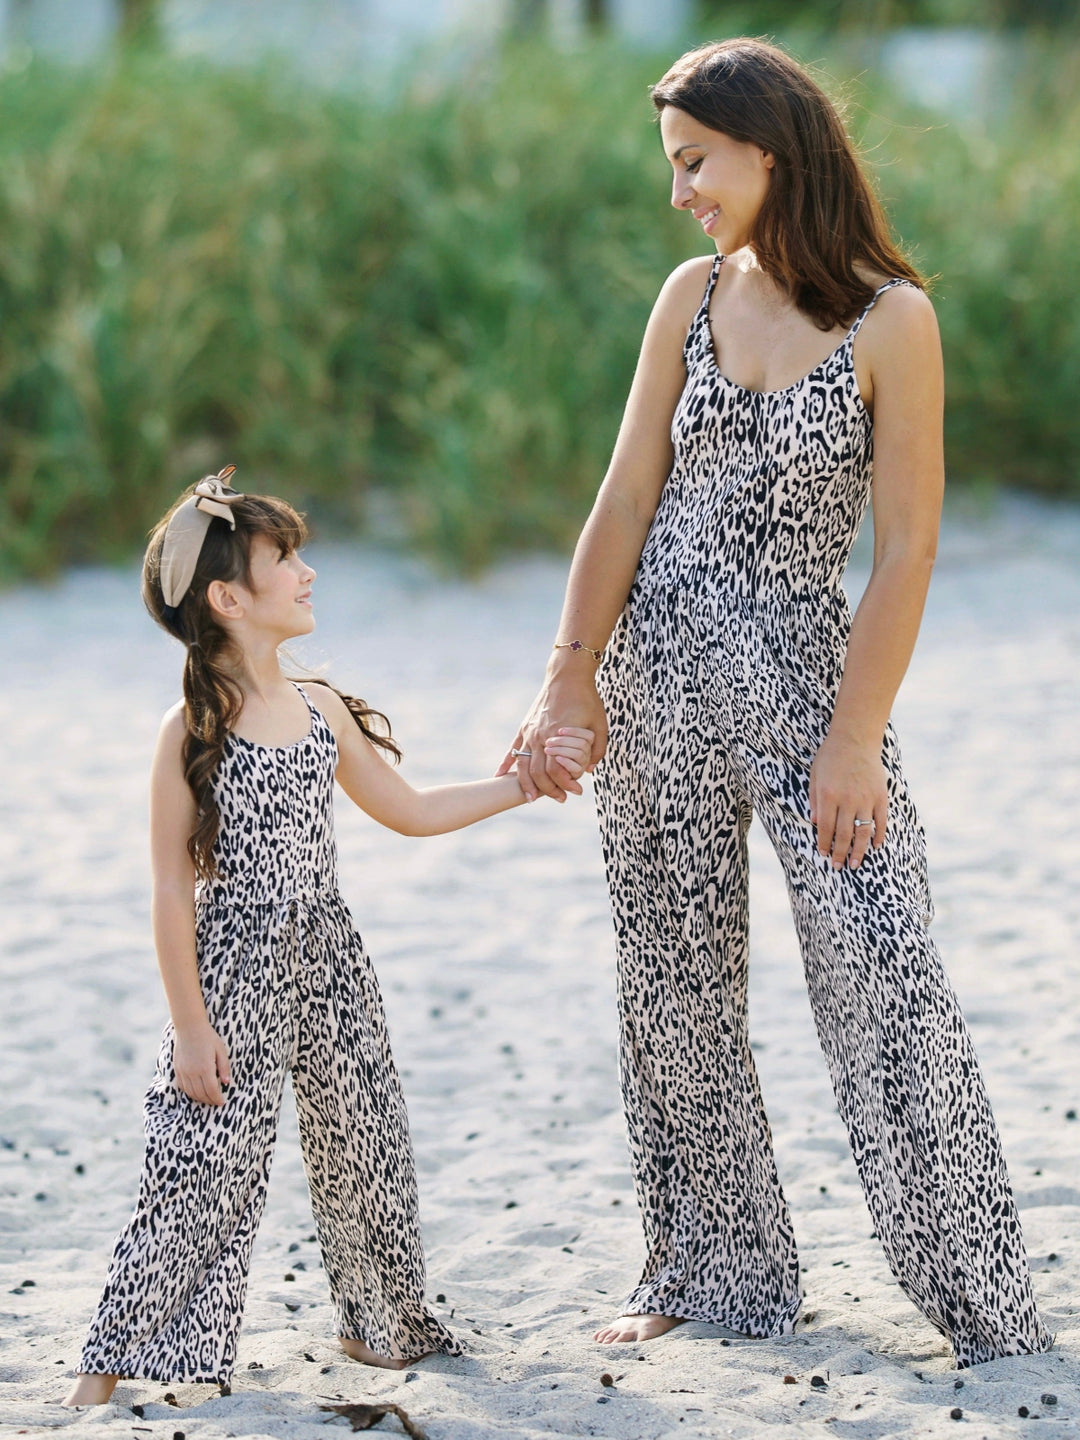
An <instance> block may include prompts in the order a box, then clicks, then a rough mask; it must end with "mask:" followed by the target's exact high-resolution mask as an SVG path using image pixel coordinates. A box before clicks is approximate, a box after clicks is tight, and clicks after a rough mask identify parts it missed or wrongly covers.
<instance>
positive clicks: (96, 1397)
mask: <svg viewBox="0 0 1080 1440" xmlns="http://www.w3.org/2000/svg"><path fill="white" fill-rule="evenodd" d="M119 1378H120V1377H119V1375H76V1377H75V1384H74V1385H73V1386H72V1388H71V1393H70V1394H69V1395H68V1397H67V1399H66V1400H65V1401H64V1404H65V1405H107V1404H108V1403H109V1400H110V1399H111V1398H112V1392H113V1391H114V1390H115V1389H116V1382H117V1380H119Z"/></svg>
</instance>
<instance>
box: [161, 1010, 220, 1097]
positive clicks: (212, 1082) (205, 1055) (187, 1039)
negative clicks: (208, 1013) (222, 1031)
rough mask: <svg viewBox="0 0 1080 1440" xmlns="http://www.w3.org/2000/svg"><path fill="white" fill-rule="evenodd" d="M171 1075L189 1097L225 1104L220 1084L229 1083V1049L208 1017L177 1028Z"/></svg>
mask: <svg viewBox="0 0 1080 1440" xmlns="http://www.w3.org/2000/svg"><path fill="white" fill-rule="evenodd" d="M173 1075H174V1076H175V1078H176V1083H177V1086H178V1087H179V1088H180V1089H181V1090H182V1091H183V1092H184V1094H185V1095H186V1096H187V1097H188V1099H189V1100H197V1101H198V1102H199V1104H200V1105H224V1103H225V1096H224V1095H223V1094H222V1086H224V1085H228V1083H229V1052H228V1051H227V1050H226V1049H225V1042H224V1041H223V1040H222V1039H221V1036H220V1035H219V1034H218V1033H217V1031H216V1030H215V1029H214V1027H213V1026H212V1025H211V1024H210V1022H209V1021H208V1020H206V1021H203V1022H202V1024H199V1025H195V1026H192V1027H191V1028H190V1029H189V1028H185V1029H183V1030H177V1031H176V1038H175V1040H174V1042H173Z"/></svg>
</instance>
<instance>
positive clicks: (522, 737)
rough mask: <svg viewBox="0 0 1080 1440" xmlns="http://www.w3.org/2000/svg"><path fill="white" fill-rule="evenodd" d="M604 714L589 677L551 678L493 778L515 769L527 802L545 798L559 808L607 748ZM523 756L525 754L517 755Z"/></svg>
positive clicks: (573, 793)
mask: <svg viewBox="0 0 1080 1440" xmlns="http://www.w3.org/2000/svg"><path fill="white" fill-rule="evenodd" d="M607 731H608V727H607V716H606V715H605V713H604V707H603V704H602V703H601V700H600V697H599V695H598V694H597V693H596V685H595V683H594V682H593V680H592V679H591V677H590V678H588V679H586V678H584V677H581V678H580V679H577V678H576V679H575V680H574V681H573V682H570V681H566V680H560V679H558V678H556V679H554V680H551V681H549V682H548V684H546V685H545V686H544V688H543V690H541V692H540V694H539V695H538V696H537V697H536V700H535V701H534V702H533V706H532V709H531V710H530V711H529V713H528V715H527V716H526V717H525V719H524V720H523V721H522V724H521V729H520V730H519V731H518V733H517V735H516V737H515V739H514V743H513V745H512V746H511V748H510V749H509V750H508V751H507V752H506V755H505V756H504V757H503V761H502V764H501V765H500V766H499V768H498V770H496V772H495V773H496V775H507V774H509V772H510V771H511V770H513V769H515V768H516V769H517V777H518V783H519V785H520V786H521V789H522V793H523V794H524V796H525V798H526V800H535V799H537V797H538V796H540V795H548V796H550V797H551V799H552V800H557V801H558V802H559V803H560V804H563V803H564V802H565V800H566V797H567V795H568V794H569V795H580V794H581V793H582V790H581V786H580V785H579V784H578V783H577V782H578V780H579V778H580V776H581V775H582V774H583V773H584V772H585V771H586V770H588V771H592V770H593V768H594V767H595V765H596V764H597V762H598V761H599V760H601V759H602V758H603V755H604V751H605V750H606V749H607ZM523 751H524V752H525V753H524V754H523V753H522V752H523Z"/></svg>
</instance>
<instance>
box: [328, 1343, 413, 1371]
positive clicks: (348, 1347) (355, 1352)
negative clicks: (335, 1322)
mask: <svg viewBox="0 0 1080 1440" xmlns="http://www.w3.org/2000/svg"><path fill="white" fill-rule="evenodd" d="M338 1341H339V1343H340V1345H341V1348H342V1350H344V1351H345V1354H346V1355H348V1357H349V1359H350V1360H359V1361H360V1364H361V1365H377V1366H378V1368H379V1369H380V1370H404V1369H406V1368H407V1367H408V1366H409V1365H415V1364H416V1362H417V1361H418V1360H423V1358H424V1357H423V1355H414V1356H412V1358H411V1359H409V1360H394V1359H392V1358H391V1357H390V1356H389V1355H376V1354H375V1351H374V1350H372V1349H371V1347H370V1346H369V1345H365V1344H364V1342H363V1341H362V1340H346V1339H345V1338H344V1336H339V1337H338ZM429 1353H430V1352H429Z"/></svg>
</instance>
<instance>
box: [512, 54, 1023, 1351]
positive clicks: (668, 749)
mask: <svg viewBox="0 0 1080 1440" xmlns="http://www.w3.org/2000/svg"><path fill="white" fill-rule="evenodd" d="M653 101H654V104H655V106H656V109H657V111H658V112H659V119H660V130H661V134H662V137H663V142H664V149H665V152H666V155H667V158H668V160H669V161H670V163H671V166H672V170H673V172H674V183H673V190H672V204H673V205H674V206H676V208H678V209H682V210H688V211H690V212H691V213H692V215H693V217H694V219H695V221H697V223H698V224H700V225H701V227H702V229H703V231H704V232H705V234H706V235H707V236H708V237H709V239H710V240H711V241H712V242H713V244H714V245H715V248H716V251H717V254H716V256H715V257H713V258H712V259H708V258H701V259H696V260H691V261H688V262H687V263H686V264H685V265H682V266H680V268H679V269H677V270H676V271H675V272H674V273H673V274H672V275H671V276H670V278H669V279H668V281H667V283H666V284H665V286H664V288H663V290H662V291H661V294H660V296H659V299H658V300H657V302H656V306H655V308H654V310H653V313H652V316H651V318H650V320H649V324H648V327H647V329H646V332H645V339H644V343H643V346H642V351H641V356H640V360H639V364H638V368H637V373H636V375H635V378H634V382H633V386H632V389H631V392H630V398H629V401H628V403H627V408H626V413H625V416H624V419H623V423H622V427H621V429H620V432H619V437H618V441H617V444H616V446H615V452H614V456H613V458H612V462H611V466H610V469H609V471H608V474H607V476H606V478H605V480H604V483H603V485H602V487H601V489H600V493H599V496H598V498H597V501H596V504H595V506H594V508H593V512H592V514H591V516H590V517H589V520H588V522H587V524H586V526H585V529H584V531H583V533H582V536H581V540H580V542H579V544H578V547H577V551H576V554H575V556H574V562H573V567H572V570H571V573H570V579H569V583H568V587H567V594H566V602H565V606H564V609H563V616H562V621H561V624H560V629H559V633H558V639H557V641H556V645H555V648H554V649H553V651H552V656H551V663H550V664H549V667H548V673H547V677H546V680H545V684H544V686H543V689H542V690H541V692H540V694H539V696H538V697H537V700H536V701H535V703H534V705H533V707H532V709H531V710H530V712H529V716H528V718H527V719H526V720H525V722H524V724H523V725H522V728H521V730H520V732H519V734H518V737H517V739H516V741H515V743H514V747H513V750H512V751H511V752H509V754H508V755H507V758H506V760H505V761H504V763H503V767H502V768H503V769H507V768H509V767H510V766H512V765H514V764H515V763H516V765H517V768H518V774H519V778H520V780H521V783H522V786H523V788H524V789H525V791H526V793H527V794H530V795H535V794H538V793H540V792H545V793H549V794H550V793H552V792H553V791H554V790H556V789H557V788H558V782H557V778H556V777H555V776H553V775H552V774H551V773H550V770H549V769H548V768H546V766H545V760H544V743H545V741H546V740H547V738H548V737H550V736H551V735H552V734H553V733H554V732H555V731H557V730H558V729H559V727H561V726H576V727H584V728H588V729H591V730H593V731H595V732H596V734H597V737H598V738H597V744H596V746H595V748H594V751H593V759H594V761H595V760H597V759H600V758H601V757H603V763H602V764H600V765H599V766H598V768H597V771H596V790H597V798H598V804H599V810H600V821H601V830H602V836H603V843H604V852H605V859H606V863H607V870H608V878H609V883H610V887H611V895H612V903H613V910H614V917H615V923H616V930H617V938H618V953H619V1005H620V1020H621V1045H620V1060H621V1075H622V1090H623V1099H624V1103H625V1107H626V1114H627V1121H628V1128H629V1133H630V1145H631V1152H632V1159H633V1166H634V1172H635V1178H636V1184H637V1192H638V1199H639V1202H640V1205H641V1210H642V1214H643V1218H644V1225H645V1236H646V1244H647V1249H648V1257H647V1260H646V1264H645V1269H644V1272H643V1275H642V1278H641V1281H640V1283H639V1285H638V1286H637V1288H636V1289H635V1290H634V1291H633V1292H632V1294H631V1296H630V1298H629V1301H628V1303H627V1305H626V1307H625V1313H624V1314H623V1315H622V1316H620V1317H619V1318H618V1319H617V1320H616V1321H615V1323H614V1324H613V1325H611V1326H609V1327H607V1328H605V1329H602V1330H601V1331H599V1332H598V1334H597V1337H596V1338H597V1339H598V1340H601V1341H607V1342H611V1341H630V1340H635V1341H636V1340H645V1339H649V1338H650V1337H652V1336H655V1335H658V1334H661V1333H663V1332H664V1331H665V1330H668V1329H670V1328H671V1327H672V1326H673V1325H676V1324H678V1323H679V1322H680V1321H682V1320H688V1319H700V1320H710V1321H714V1322H717V1323H720V1324H723V1325H726V1326H729V1327H731V1328H732V1329H734V1330H737V1331H740V1332H742V1333H745V1334H748V1335H759V1336H768V1335H781V1334H785V1333H790V1331H791V1329H792V1327H793V1325H794V1323H795V1320H796V1317H797V1314H798V1311H799V1303H800V1297H799V1273H798V1260H797V1256H796V1253H795V1245H794V1240H793V1236H792V1230H791V1223H790V1219H789V1215H788V1210H787V1206H786V1203H785V1200H784V1196H783V1193H782V1191H781V1189H780V1185H779V1182H778V1179H777V1175H776V1168H775V1164H774V1160H773V1155H772V1148H771V1140H770V1135H769V1128H768V1122H767V1120H766V1117H765V1113H764V1110H763V1107H762V1102H761V1093H760V1090H759V1087H758V1081H757V1077H756V1074H755V1070H754V1063H753V1059H752V1057H751V1054H750V1046H749V1041H748V1036H747V1021H746V960H747V892H746V874H747V861H746V832H747V828H748V826H749V824H750V819H751V815H752V813H753V812H754V811H756V812H757V814H758V815H759V816H760V818H761V820H762V822H763V823H764V825H765V827H766V829H767V831H768V833H769V837H770V839H771V841H772V843H773V845H774V847H775V849H776V851H777V854H778V855H779V857H780V860H781V862H782V864H783V867H784V871H785V874H786V877H787V884H788V890H789V894H790V897H791V905H792V909H793V912H794V916H795V922H796V926H797V929H798V933H799V940H800V945H801V948H802V953H803V960H804V966H805V971H806V977H807V982H808V985H809V989H810V998H811V1001H812V1004H813V1009H814V1016H815V1021H816V1024H817V1029H818V1034H819V1037H820V1040H821V1044H822V1048H823V1049H824V1051H825V1055H826V1059H827V1061H828V1065H829V1070H830V1074H831V1076H832V1080H833V1085H834V1088H835V1091H836V1097H837V1101H838V1104H839V1108H840V1111H841V1114H842V1116H843V1118H844V1121H845V1124H846V1125H847V1128H848V1133H849V1137H850V1141H851V1146H852V1150H853V1152H854V1156H855V1161H856V1164H857V1166H858V1170H859V1175H860V1178H861V1180H862V1184H863V1187H864V1190H865V1193H866V1199H867V1202H868V1204H869V1207H870V1211H871V1214H872V1216H873V1219H874V1222H875V1225H876V1229H877V1233H878V1235H879V1236H880V1238H881V1242H882V1244H883V1246H884V1248H885V1252H886V1254H887V1256H888V1259H889V1263H890V1265H891V1266H892V1269H893V1273H894V1274H895V1275H896V1277H897V1279H898V1280H899V1282H900V1284H901V1285H902V1286H903V1288H904V1290H905V1291H906V1293H907V1294H908V1295H909V1296H910V1298H911V1299H912V1300H913V1301H914V1302H915V1304H916V1305H917V1306H918V1307H919V1309H920V1310H921V1311H922V1312H923V1314H924V1315H926V1317H927V1318H928V1319H929V1320H930V1321H931V1322H932V1323H933V1324H934V1325H935V1326H937V1328H938V1329H939V1330H940V1331H942V1333H943V1334H945V1335H946V1336H947V1337H948V1338H949V1340H950V1341H951V1343H952V1346H953V1349H954V1352H955V1355H956V1362H957V1365H958V1366H961V1367H963V1366H967V1365H971V1364H974V1363H977V1362H979V1361H984V1360H989V1359H991V1358H993V1357H994V1356H998V1355H1008V1354H1018V1353H1021V1354H1026V1353H1031V1352H1035V1351H1040V1350H1045V1349H1046V1348H1048V1346H1049V1345H1050V1343H1051V1337H1050V1336H1049V1334H1048V1333H1047V1331H1046V1329H1045V1327H1044V1326H1043V1324H1042V1323H1041V1321H1040V1319H1039V1317H1038V1314H1037V1312H1036V1308H1035V1301H1034V1297H1033V1295H1032V1290H1031V1281H1030V1276H1029V1273H1028V1265H1027V1260H1026V1257H1025V1253H1024V1245H1023V1238H1022V1235H1021V1232H1020V1225H1019V1221H1018V1219H1017V1215H1016V1209H1015V1206H1014V1203H1013V1200H1012V1195H1011V1192H1010V1188H1009V1182H1008V1177H1007V1175H1006V1171H1005V1166H1004V1162H1003V1159H1002V1155H1001V1149H1000V1143H999V1140H998V1135H997V1130H996V1127H995V1124H994V1119H993V1115H992V1113H991V1110H990V1106H989V1103H988V1100H987V1096H986V1092H985V1090H984V1087H983V1082H982V1079H981V1076H980V1074H979V1069H978V1065H977V1062H976V1059H975V1055H974V1053H973V1050H972V1047H971V1042H970V1039H969V1036H968V1032H967V1028H966V1026H965V1024H964V1020H963V1017H962V1016H961V1014H960V1011H959V1008H958V1006H957V1002H956V998H955V996H954V995H953V992H952V990H951V988H950V986H949V983H948V981H947V979H946V977H945V974H944V972H943V970H942V966H941V962H940V959H939V957H938V954H937V951H936V949H935V947H934V944H933V942H932V940H931V939H930V938H929V937H928V935H927V933H926V926H927V923H928V922H929V920H930V918H931V903H930V896H929V890H928V886H927V880H926V865H925V853H924V839H923V833H922V829H921V826H920V823H919V820H918V817H917V815H916V812H915V809H914V806H913V804H912V801H911V798H910V795H909V793H908V790H907V786H906V784H905V781H904V776H903V772H902V769H901V765H900V756H899V752H898V749H897V742H896V737H895V734H894V733H893V730H892V727H891V725H890V724H889V712H890V708H891V706H892V702H893V699H894V696H895V694H896V691H897V688H898V686H899V684H900V681H901V679H902V677H903V674H904V672H905V670H906V668H907V665H908V662H909V660H910V657H911V652H912V649H913V647H914V644H915V637H916V633H917V631H918V627H919V621H920V618H921V616H922V610H923V604H924V600H925V596H926V589H927V585H928V582H929V578H930V571H931V567H932V565H933V560H934V552H935V545H936V537H937V530H938V523H939V516H940V506H941V492H942V483H943V465H942V436H941V429H942V426H941V419H942V394H943V383H942V369H941V354H940V347H939V342H938V334H937V326H936V322H935V318H934V312H933V309H932V307H931V305H930V302H929V300H928V299H927V298H926V295H925V294H924V293H923V289H922V285H921V282H920V280H919V277H918V275H917V274H916V272H915V271H914V270H913V269H912V268H911V266H910V265H909V264H908V263H907V262H906V261H905V260H904V259H903V258H902V256H901V255H900V254H899V253H898V251H897V249H896V247H895V245H894V244H893V242H892V240H891V239H890V235H889V231H888V227H887V224H886V222H885V219H884V217H883V215H882V213H881V210H880V208H879V206H878V205H877V203H876V201H875V199H874V197H873V195H872V193H871V191H870V188H869V186H868V184H867V182H866V180H865V178H864V177H863V175H862V174H861V172H860V169H859V165H858V162H857V160H856V157H855V154H854V152H853V149H852V146H851V142H850V141H849V139H848V137H847V135H846V134H845V132H844V129H843V127H842V125H841V123H840V121H839V119H838V117H837V115H836V113H835V111H834V110H833V108H832V106H831V105H830V103H829V101H828V100H827V99H826V97H825V96H824V94H823V93H822V92H821V90H820V89H819V88H818V87H817V86H816V85H815V84H814V83H813V82H812V81H811V80H810V78H809V77H808V76H807V75H806V74H805V73H804V72H803V71H802V70H801V69H800V68H799V67H798V66H797V65H796V64H795V63H794V62H793V61H792V60H790V59H789V58H788V57H787V56H786V55H784V54H783V53H782V52H781V51H779V50H777V49H775V48H774V47H772V46H770V45H767V44H763V43H761V42H759V41H756V40H732V41H725V42H723V43H722V44H717V45H710V46H707V47H705V48H703V49H700V50H696V51H693V52H692V53H690V54H688V55H685V56H684V57H683V58H682V59H681V60H680V61H679V62H678V63H677V64H676V65H675V66H674V67H673V68H672V69H671V70H670V71H669V72H668V73H667V74H666V75H665V76H664V78H663V79H662V80H661V81H660V83H659V84H658V85H657V86H656V87H655V88H654V90H653ZM871 469H872V470H873V481H874V483H873V514H874V566H873V574H872V576H871V579H870V582H869V585H868V586H867V589H866V592H865V595H864V597H863V599H862V601H861V602H860V604H859V607H858V610H857V613H856V615H855V617H854V620H852V619H851V617H850V614H849V612H848V608H847V603H846V600H845V598H844V595H843V592H842V590H841V577H842V574H843V571H844V567H845V565H846V563H847V559H848V556H849V553H850V550H851V546H852V543H853V542H854V539H855V535H856V532H857V531H858V528H859V524H860V521H861V519H862V517H863V513H864V511H865V508H866V505H867V503H868V500H869V498H870V481H871ZM609 727H610V733H609ZM605 737H607V743H606V751H607V753H606V755H604V749H605Z"/></svg>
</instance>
